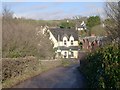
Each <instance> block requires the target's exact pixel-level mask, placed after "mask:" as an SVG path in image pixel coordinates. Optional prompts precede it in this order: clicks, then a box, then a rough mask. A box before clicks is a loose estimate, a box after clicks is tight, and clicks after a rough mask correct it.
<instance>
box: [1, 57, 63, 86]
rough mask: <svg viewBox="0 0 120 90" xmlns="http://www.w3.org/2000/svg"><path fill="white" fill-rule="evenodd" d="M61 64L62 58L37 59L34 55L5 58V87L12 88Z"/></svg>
mask: <svg viewBox="0 0 120 90" xmlns="http://www.w3.org/2000/svg"><path fill="white" fill-rule="evenodd" d="M61 64H62V62H61V60H37V59H36V58H33V57H31V58H14V59H11V58H7V59H6V58H4V59H3V61H2V85H3V88H10V87H12V86H14V85H15V84H17V83H20V82H22V81H24V80H26V79H29V78H31V77H33V76H36V75H38V74H40V73H42V72H45V71H47V70H49V69H52V68H55V67H58V66H61Z"/></svg>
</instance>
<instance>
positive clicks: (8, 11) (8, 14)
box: [2, 5, 14, 19]
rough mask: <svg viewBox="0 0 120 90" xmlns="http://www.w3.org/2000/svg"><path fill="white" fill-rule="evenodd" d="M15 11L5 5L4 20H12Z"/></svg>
mask: <svg viewBox="0 0 120 90" xmlns="http://www.w3.org/2000/svg"><path fill="white" fill-rule="evenodd" d="M13 14H14V13H13V11H11V9H10V8H9V7H8V6H6V5H4V6H3V7H2V16H3V19H12V18H13Z"/></svg>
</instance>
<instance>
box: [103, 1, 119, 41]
mask: <svg viewBox="0 0 120 90" xmlns="http://www.w3.org/2000/svg"><path fill="white" fill-rule="evenodd" d="M105 11H106V14H107V17H108V19H107V20H106V23H105V24H106V30H107V32H108V36H109V38H110V40H111V41H113V40H115V41H117V42H118V43H119V42H120V1H119V2H106V8H105Z"/></svg>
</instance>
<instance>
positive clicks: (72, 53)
mask: <svg viewBox="0 0 120 90" xmlns="http://www.w3.org/2000/svg"><path fill="white" fill-rule="evenodd" d="M46 30H47V32H48V33H49V36H50V37H49V39H50V40H51V41H52V42H53V44H54V47H53V48H54V49H55V53H56V57H62V58H78V31H77V30H75V29H61V28H49V29H46Z"/></svg>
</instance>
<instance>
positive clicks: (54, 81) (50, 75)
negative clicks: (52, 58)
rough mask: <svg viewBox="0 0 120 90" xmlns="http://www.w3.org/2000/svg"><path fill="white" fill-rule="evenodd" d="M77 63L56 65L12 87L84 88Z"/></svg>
mask: <svg viewBox="0 0 120 90" xmlns="http://www.w3.org/2000/svg"><path fill="white" fill-rule="evenodd" d="M78 66H79V64H74V65H71V66H68V67H57V68H55V69H52V70H49V71H47V72H44V73H42V74H40V75H38V76H35V77H33V78H31V79H29V80H26V81H24V82H22V83H20V84H19V85H16V86H14V87H13V88H84V87H85V79H84V77H83V75H82V74H81V73H80V72H79V71H78V70H77V67H78Z"/></svg>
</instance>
